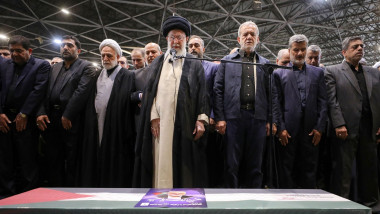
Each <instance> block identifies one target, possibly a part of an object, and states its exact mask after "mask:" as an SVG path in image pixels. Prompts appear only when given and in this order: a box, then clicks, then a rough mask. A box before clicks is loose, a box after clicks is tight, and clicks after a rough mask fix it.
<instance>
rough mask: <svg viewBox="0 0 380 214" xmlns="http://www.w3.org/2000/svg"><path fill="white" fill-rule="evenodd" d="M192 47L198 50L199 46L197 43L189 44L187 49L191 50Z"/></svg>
mask: <svg viewBox="0 0 380 214" xmlns="http://www.w3.org/2000/svg"><path fill="white" fill-rule="evenodd" d="M193 46H194V47H195V48H199V47H200V46H201V45H200V44H198V43H194V44H189V48H193Z"/></svg>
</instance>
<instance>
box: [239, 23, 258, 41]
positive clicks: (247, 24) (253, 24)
mask: <svg viewBox="0 0 380 214" xmlns="http://www.w3.org/2000/svg"><path fill="white" fill-rule="evenodd" d="M249 25H252V26H254V27H255V29H256V30H255V33H256V37H257V36H259V28H258V27H257V25H256V24H255V23H254V22H253V21H246V22H244V23H243V24H241V25H240V27H239V30H238V37H240V30H241V28H242V27H243V26H249Z"/></svg>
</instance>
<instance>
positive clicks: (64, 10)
mask: <svg viewBox="0 0 380 214" xmlns="http://www.w3.org/2000/svg"><path fill="white" fill-rule="evenodd" d="M61 11H62V12H63V13H64V14H69V13H70V12H69V11H68V10H66V9H65V8H62V10H61Z"/></svg>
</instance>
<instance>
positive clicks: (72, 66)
mask: <svg viewBox="0 0 380 214" xmlns="http://www.w3.org/2000/svg"><path fill="white" fill-rule="evenodd" d="M78 61H79V59H77V60H75V62H74V63H73V64H71V66H70V68H69V70H67V71H66V72H67V74H66V76H65V79H64V80H63V83H62V85H61V86H62V87H61V88H60V89H59V91H61V90H62V89H63V88H64V87H65V85H66V83H67V82H68V81H69V79H70V78H71V77H72V76H73V75H74V73H75V71H76V70H77V69H75V67H74V65H75V64H77V63H78Z"/></svg>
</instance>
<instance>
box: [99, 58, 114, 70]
mask: <svg viewBox="0 0 380 214" xmlns="http://www.w3.org/2000/svg"><path fill="white" fill-rule="evenodd" d="M117 64H118V63H117V59H115V60H113V61H111V63H107V64H105V63H104V61H102V65H103V67H104V68H105V69H106V70H110V69H112V68H114V67H115V66H116V65H117Z"/></svg>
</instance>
